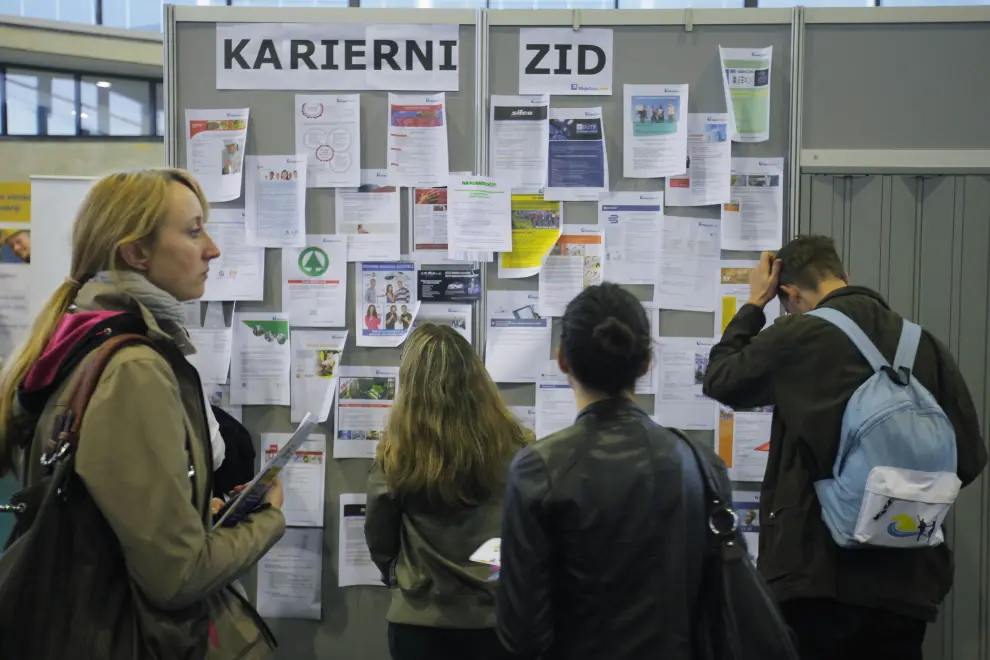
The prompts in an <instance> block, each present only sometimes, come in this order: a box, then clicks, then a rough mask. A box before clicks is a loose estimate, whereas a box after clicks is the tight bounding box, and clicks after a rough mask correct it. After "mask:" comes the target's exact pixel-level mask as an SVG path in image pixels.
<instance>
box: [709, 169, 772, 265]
mask: <svg viewBox="0 0 990 660" xmlns="http://www.w3.org/2000/svg"><path fill="white" fill-rule="evenodd" d="M783 178H784V159H783V158H733V159H732V176H731V177H730V183H731V189H730V192H729V195H730V200H729V201H728V202H726V203H725V204H723V205H722V249H723V250H742V251H752V252H759V251H763V250H777V249H779V248H780V245H781V242H782V241H783V236H784V186H783V185H782V182H783Z"/></svg>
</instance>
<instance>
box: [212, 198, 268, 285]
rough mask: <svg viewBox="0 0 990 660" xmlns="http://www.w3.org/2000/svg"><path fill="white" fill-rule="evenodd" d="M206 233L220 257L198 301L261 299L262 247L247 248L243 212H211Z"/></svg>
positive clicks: (263, 255)
mask: <svg viewBox="0 0 990 660" xmlns="http://www.w3.org/2000/svg"><path fill="white" fill-rule="evenodd" d="M208 230H209V232H210V238H212V239H213V242H214V243H216V246H217V249H219V250H220V256H219V257H217V258H216V259H214V260H213V261H212V262H211V263H210V276H209V278H207V280H206V291H205V293H203V297H202V298H200V300H204V301H208V300H264V298H265V248H263V247H256V246H254V245H248V243H247V237H246V235H245V226H244V209H223V208H213V209H210V223H209V227H208Z"/></svg>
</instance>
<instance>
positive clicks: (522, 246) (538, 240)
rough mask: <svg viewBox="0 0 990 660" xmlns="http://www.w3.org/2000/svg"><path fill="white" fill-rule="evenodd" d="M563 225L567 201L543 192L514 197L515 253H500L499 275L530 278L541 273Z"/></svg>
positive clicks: (513, 241) (513, 240)
mask: <svg viewBox="0 0 990 660" xmlns="http://www.w3.org/2000/svg"><path fill="white" fill-rule="evenodd" d="M563 226H564V204H563V203H562V202H557V201H550V200H547V199H544V197H543V195H542V194H536V195H513V196H512V252H500V253H499V255H498V276H499V277H504V278H517V277H530V276H531V275H536V274H537V273H539V272H540V268H541V267H542V266H543V262H544V260H545V259H546V258H547V255H548V254H550V250H551V248H553V246H554V244H555V243H556V242H557V239H558V238H560V231H561V228H562V227H563Z"/></svg>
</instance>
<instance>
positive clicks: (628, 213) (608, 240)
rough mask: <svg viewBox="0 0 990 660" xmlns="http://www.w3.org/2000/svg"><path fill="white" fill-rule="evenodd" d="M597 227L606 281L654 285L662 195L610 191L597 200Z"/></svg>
mask: <svg viewBox="0 0 990 660" xmlns="http://www.w3.org/2000/svg"><path fill="white" fill-rule="evenodd" d="M598 227H599V229H603V230H604V231H605V263H606V268H608V279H609V281H611V282H616V283H617V284H650V285H652V284H655V283H656V281H657V267H658V264H659V256H660V251H659V250H658V249H657V246H658V245H659V243H658V241H657V236H658V235H659V234H660V233H661V232H662V231H663V193H662V192H612V193H602V194H601V195H600V196H599V197H598Z"/></svg>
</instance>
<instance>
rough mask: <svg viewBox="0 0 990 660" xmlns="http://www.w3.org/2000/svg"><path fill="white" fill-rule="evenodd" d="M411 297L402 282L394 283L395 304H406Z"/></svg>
mask: <svg viewBox="0 0 990 660" xmlns="http://www.w3.org/2000/svg"><path fill="white" fill-rule="evenodd" d="M410 298H411V295H410V292H409V289H407V288H406V286H405V285H404V284H403V283H402V280H396V281H395V302H397V303H408V302H409V301H410Z"/></svg>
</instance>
